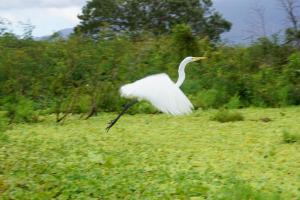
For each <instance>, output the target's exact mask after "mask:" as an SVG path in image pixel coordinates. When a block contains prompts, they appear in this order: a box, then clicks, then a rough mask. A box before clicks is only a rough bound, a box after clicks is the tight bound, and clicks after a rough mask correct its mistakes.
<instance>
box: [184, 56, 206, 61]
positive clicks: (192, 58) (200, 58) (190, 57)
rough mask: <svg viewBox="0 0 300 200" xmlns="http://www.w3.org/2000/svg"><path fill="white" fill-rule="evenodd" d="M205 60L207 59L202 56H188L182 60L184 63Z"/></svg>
mask: <svg viewBox="0 0 300 200" xmlns="http://www.w3.org/2000/svg"><path fill="white" fill-rule="evenodd" d="M205 59H207V57H205V56H203V57H192V56H189V57H186V58H185V59H184V61H186V62H195V61H198V60H205Z"/></svg>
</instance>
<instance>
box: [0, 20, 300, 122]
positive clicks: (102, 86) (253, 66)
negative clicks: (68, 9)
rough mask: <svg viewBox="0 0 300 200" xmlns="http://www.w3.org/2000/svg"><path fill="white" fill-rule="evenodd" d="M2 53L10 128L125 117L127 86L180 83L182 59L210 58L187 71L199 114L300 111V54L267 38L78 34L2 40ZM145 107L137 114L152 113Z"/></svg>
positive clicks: (1, 93)
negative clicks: (115, 114)
mask: <svg viewBox="0 0 300 200" xmlns="http://www.w3.org/2000/svg"><path fill="white" fill-rule="evenodd" d="M0 51H1V52H2V53H1V54H0V107H1V108H0V109H1V110H3V111H6V113H7V117H8V118H9V121H10V122H35V121H38V115H39V114H43V113H47V114H51V113H53V114H55V115H56V121H58V122H60V121H64V120H65V119H66V118H67V117H68V116H69V115H70V114H72V113H73V114H74V113H79V114H81V113H82V114H86V116H85V117H84V118H86V117H87V116H93V115H95V114H97V112H103V111H109V112H110V111H119V110H120V108H121V107H122V105H123V104H124V103H125V101H124V100H123V99H120V98H119V95H118V90H119V87H120V86H121V85H122V84H125V83H129V82H131V81H134V80H137V79H140V78H142V77H145V76H146V75H150V74H153V73H161V72H166V73H168V74H169V75H170V76H171V78H172V79H173V80H174V81H176V79H177V66H178V63H179V62H180V61H181V59H182V58H183V57H185V56H188V55H197V56H201V55H203V54H206V56H208V58H209V59H208V60H207V61H204V62H198V63H193V64H191V65H189V66H188V67H187V69H186V70H187V80H186V81H185V83H184V84H183V88H182V89H183V91H184V92H185V93H186V94H187V95H188V96H189V98H190V99H191V101H192V102H193V104H194V105H195V107H196V108H204V109H207V108H220V107H226V108H229V109H231V108H241V107H248V106H260V107H282V106H289V105H299V104H300V81H299V80H300V54H299V52H297V51H296V49H294V48H293V47H291V46H287V45H281V44H279V43H277V41H276V40H271V39H266V38H265V39H261V40H259V41H257V43H254V44H253V45H251V46H249V47H229V46H222V45H221V44H216V43H212V42H210V41H209V40H208V39H205V38H201V37H197V36H194V35H193V34H192V30H191V28H190V27H188V26H186V25H178V26H177V27H175V28H174V29H173V33H172V34H170V35H168V36H167V35H165V36H160V37H151V36H149V37H148V35H145V37H141V38H140V39H138V40H132V39H130V38H128V37H126V35H122V36H115V37H113V38H111V39H99V40H97V41H94V40H92V39H91V38H89V37H82V36H80V35H78V36H73V37H71V38H70V39H68V40H62V39H60V38H57V37H54V38H52V40H50V41H34V40H32V39H30V38H29V39H28V38H24V39H20V38H17V37H16V36H14V35H12V34H3V35H2V36H0ZM133 72H134V73H133ZM146 107H148V108H145V109H144V108H140V109H135V110H133V111H134V112H133V111H132V113H139V112H140V113H145V112H147V113H153V109H149V106H146Z"/></svg>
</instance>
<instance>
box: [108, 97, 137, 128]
mask: <svg viewBox="0 0 300 200" xmlns="http://www.w3.org/2000/svg"><path fill="white" fill-rule="evenodd" d="M137 102H138V100H133V101H131V102H130V103H128V104H126V105H125V106H124V107H123V110H122V112H121V113H120V114H119V115H118V116H117V117H116V118H115V119H113V120H112V121H111V122H109V123H108V126H107V127H106V131H107V132H108V131H109V129H110V128H111V127H113V125H115V123H117V121H118V120H119V119H120V117H121V116H122V115H124V113H125V112H126V111H127V110H128V109H129V108H130V107H131V106H133V105H134V104H136V103H137Z"/></svg>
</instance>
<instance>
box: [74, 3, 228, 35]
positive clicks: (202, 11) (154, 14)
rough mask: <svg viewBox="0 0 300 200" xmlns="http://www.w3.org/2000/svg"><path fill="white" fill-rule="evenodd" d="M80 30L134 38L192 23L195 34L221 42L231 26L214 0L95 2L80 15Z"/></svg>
mask: <svg viewBox="0 0 300 200" xmlns="http://www.w3.org/2000/svg"><path fill="white" fill-rule="evenodd" d="M79 19H81V24H80V25H79V26H78V27H77V31H80V32H84V33H89V34H93V35H94V36H95V35H97V34H99V33H100V34H102V33H101V32H103V31H107V30H110V31H112V32H114V33H119V34H120V32H121V33H124V32H127V33H129V34H130V35H131V36H135V35H139V34H141V33H144V32H150V33H152V34H154V35H161V34H165V33H170V32H171V29H172V28H174V26H176V25H177V24H182V23H184V24H188V25H190V26H191V28H192V30H193V33H194V34H197V35H201V36H208V37H209V38H210V39H211V40H214V41H216V40H219V39H220V35H221V34H222V33H223V32H225V31H229V30H230V27H231V24H230V22H228V21H226V20H225V19H223V18H222V16H221V15H220V14H219V13H218V12H217V11H215V10H214V9H213V8H212V1H211V0H185V1H178V0H175V1H174V0H135V1H125V0H119V1H114V0H91V1H89V2H87V5H86V6H85V7H84V8H83V10H82V15H79Z"/></svg>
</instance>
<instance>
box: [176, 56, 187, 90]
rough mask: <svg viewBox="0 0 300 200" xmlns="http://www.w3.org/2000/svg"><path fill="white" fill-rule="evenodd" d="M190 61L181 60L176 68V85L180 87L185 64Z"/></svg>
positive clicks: (183, 77)
mask: <svg viewBox="0 0 300 200" xmlns="http://www.w3.org/2000/svg"><path fill="white" fill-rule="evenodd" d="M189 62H190V61H188V60H183V61H182V62H181V63H180V65H179V68H178V80H177V82H176V86H177V87H180V86H181V85H182V83H183V81H184V79H185V72H184V70H185V66H186V65H187V64H188V63H189Z"/></svg>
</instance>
